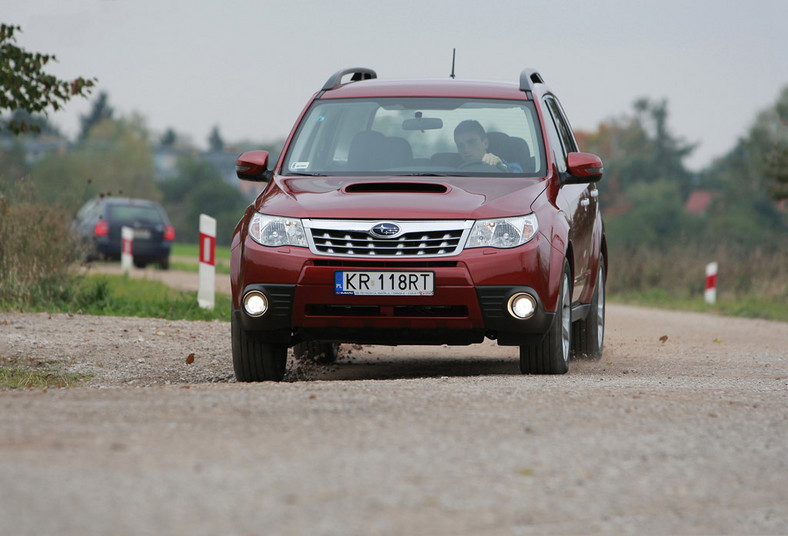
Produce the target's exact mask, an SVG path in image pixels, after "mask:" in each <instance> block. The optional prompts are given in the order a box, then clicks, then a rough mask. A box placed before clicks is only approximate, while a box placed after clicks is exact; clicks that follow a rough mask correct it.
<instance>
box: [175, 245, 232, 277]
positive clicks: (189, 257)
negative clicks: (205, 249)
mask: <svg viewBox="0 0 788 536" xmlns="http://www.w3.org/2000/svg"><path fill="white" fill-rule="evenodd" d="M214 260H215V266H216V273H217V274H229V273H230V248H229V247H223V246H216V251H215V252H214ZM170 269H171V270H179V271H182V272H198V271H199V270H200V246H199V245H197V244H173V245H172V250H171V251H170Z"/></svg>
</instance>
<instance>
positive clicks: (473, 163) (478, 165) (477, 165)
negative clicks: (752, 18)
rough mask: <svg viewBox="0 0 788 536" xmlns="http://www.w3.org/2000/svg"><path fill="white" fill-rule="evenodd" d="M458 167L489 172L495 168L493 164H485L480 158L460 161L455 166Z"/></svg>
mask: <svg viewBox="0 0 788 536" xmlns="http://www.w3.org/2000/svg"><path fill="white" fill-rule="evenodd" d="M457 168H458V169H465V170H467V171H487V172H489V171H490V169H495V166H491V165H489V164H486V163H484V162H483V161H482V159H481V158H479V159H477V160H468V161H467V162H463V163H461V164H460V165H459V166H457Z"/></svg>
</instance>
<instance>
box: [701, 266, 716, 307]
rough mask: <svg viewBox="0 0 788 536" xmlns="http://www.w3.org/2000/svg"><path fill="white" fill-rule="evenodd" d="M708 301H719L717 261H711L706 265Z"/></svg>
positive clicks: (712, 302)
mask: <svg viewBox="0 0 788 536" xmlns="http://www.w3.org/2000/svg"><path fill="white" fill-rule="evenodd" d="M704 298H706V303H710V304H711V305H714V304H715V303H716V302H717V263H716V262H710V263H709V264H707V265H706V292H705V294H704Z"/></svg>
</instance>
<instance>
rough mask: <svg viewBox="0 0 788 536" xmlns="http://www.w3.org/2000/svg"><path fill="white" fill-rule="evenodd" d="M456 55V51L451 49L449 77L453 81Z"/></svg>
mask: <svg viewBox="0 0 788 536" xmlns="http://www.w3.org/2000/svg"><path fill="white" fill-rule="evenodd" d="M456 54H457V49H456V48H453V49H451V74H450V75H449V76H450V77H451V79H452V80H453V79H454V56H455V55H456Z"/></svg>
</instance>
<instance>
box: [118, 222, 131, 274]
mask: <svg viewBox="0 0 788 536" xmlns="http://www.w3.org/2000/svg"><path fill="white" fill-rule="evenodd" d="M133 263H134V229H132V228H131V227H126V226H125V225H124V226H123V227H121V228H120V270H121V271H122V272H123V273H124V274H127V273H129V272H130V271H131V265H132V264H133Z"/></svg>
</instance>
